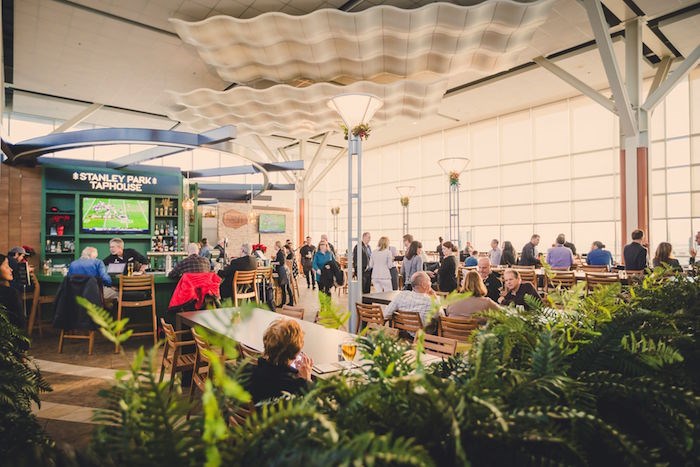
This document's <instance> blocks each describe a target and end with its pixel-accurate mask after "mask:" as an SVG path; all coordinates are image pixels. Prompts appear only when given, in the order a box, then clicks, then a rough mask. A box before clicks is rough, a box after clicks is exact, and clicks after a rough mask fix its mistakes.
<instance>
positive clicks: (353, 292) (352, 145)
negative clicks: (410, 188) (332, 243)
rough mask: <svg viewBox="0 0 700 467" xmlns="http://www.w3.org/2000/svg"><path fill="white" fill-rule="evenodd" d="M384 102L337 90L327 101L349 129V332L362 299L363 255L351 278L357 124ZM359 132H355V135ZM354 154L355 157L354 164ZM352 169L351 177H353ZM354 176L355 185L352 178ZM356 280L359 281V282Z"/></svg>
mask: <svg viewBox="0 0 700 467" xmlns="http://www.w3.org/2000/svg"><path fill="white" fill-rule="evenodd" d="M382 105H383V102H382V100H381V99H379V98H378V97H377V96H374V95H372V94H360V93H358V94H339V95H337V96H335V97H333V98H331V99H330V100H329V101H328V107H330V108H331V109H333V110H335V111H336V112H338V115H340V118H341V119H342V120H343V123H344V124H345V127H346V128H347V129H348V282H349V284H348V310H349V311H350V326H349V330H350V332H353V331H354V330H355V328H356V321H357V315H356V313H355V304H356V303H357V302H358V301H361V298H362V297H361V295H362V271H363V270H364V268H363V265H362V255H361V254H359V251H358V255H357V271H358V274H357V277H356V278H352V271H353V261H354V258H353V255H352V250H353V246H355V247H357V249H358V250H359V249H360V248H362V243H361V242H362V142H361V139H360V136H359V131H358V132H356V131H355V129H356V128H358V127H359V126H360V125H363V124H365V125H366V124H368V123H369V121H370V120H372V117H373V116H374V113H375V112H376V111H377V110H379V108H380V107H381V106H382ZM355 133H358V135H355ZM353 158H355V159H356V160H357V163H356V164H353V162H354V161H353ZM353 172H354V175H355V176H354V177H353ZM354 179H356V180H357V182H356V184H357V185H356V188H354V185H353V180H354ZM353 199H356V200H357V218H356V219H354V218H353V217H354V216H353V209H352V200H353ZM358 281H359V282H358Z"/></svg>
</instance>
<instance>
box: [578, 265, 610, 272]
mask: <svg viewBox="0 0 700 467" xmlns="http://www.w3.org/2000/svg"><path fill="white" fill-rule="evenodd" d="M581 270H582V271H584V272H597V273H604V272H608V267H607V266H604V265H602V266H599V265H597V264H582V265H581Z"/></svg>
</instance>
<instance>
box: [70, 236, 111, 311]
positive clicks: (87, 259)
mask: <svg viewBox="0 0 700 467" xmlns="http://www.w3.org/2000/svg"><path fill="white" fill-rule="evenodd" d="M74 275H82V276H94V277H98V278H100V279H101V280H102V285H103V287H104V289H103V295H104V298H105V299H107V300H111V299H114V298H117V296H118V294H117V291H116V290H115V289H114V287H112V278H111V277H110V276H109V274H107V268H106V267H105V265H104V263H103V262H102V261H100V260H99V259H97V248H95V247H93V246H87V247H85V248H83V251H82V253H81V254H80V258H79V259H76V260H75V261H73V262H71V263H70V265H69V266H68V276H74Z"/></svg>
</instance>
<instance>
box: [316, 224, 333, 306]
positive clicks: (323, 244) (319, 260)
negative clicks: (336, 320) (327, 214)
mask: <svg viewBox="0 0 700 467" xmlns="http://www.w3.org/2000/svg"><path fill="white" fill-rule="evenodd" d="M331 260H335V255H334V254H333V253H332V252H331V251H329V250H328V242H327V241H325V240H323V237H321V241H320V242H319V243H318V250H316V253H314V260H313V262H312V263H311V267H312V269H313V270H314V272H315V273H316V282H317V283H318V290H320V291H321V292H323V293H324V294H326V295H328V296H329V297H330V296H331V287H332V286H333V285H332V284H330V281H326V282H324V283H323V285H321V269H323V267H324V266H325V265H326V264H327V263H328V262H329V261H331Z"/></svg>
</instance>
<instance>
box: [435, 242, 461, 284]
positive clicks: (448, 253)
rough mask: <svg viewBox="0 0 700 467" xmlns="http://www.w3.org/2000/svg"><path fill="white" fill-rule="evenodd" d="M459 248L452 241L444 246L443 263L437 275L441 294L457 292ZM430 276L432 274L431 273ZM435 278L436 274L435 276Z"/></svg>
mask: <svg viewBox="0 0 700 467" xmlns="http://www.w3.org/2000/svg"><path fill="white" fill-rule="evenodd" d="M455 253H457V247H456V246H455V245H454V244H453V243H452V242H450V241H447V242H445V243H443V244H442V255H443V256H442V263H440V269H439V270H438V273H437V285H438V287H439V290H440V291H441V292H448V293H449V292H452V291H454V290H457V258H455ZM429 274H430V273H429ZM433 276H434V274H433Z"/></svg>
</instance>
